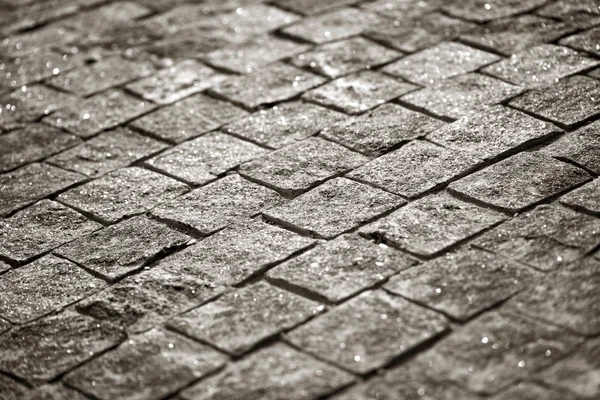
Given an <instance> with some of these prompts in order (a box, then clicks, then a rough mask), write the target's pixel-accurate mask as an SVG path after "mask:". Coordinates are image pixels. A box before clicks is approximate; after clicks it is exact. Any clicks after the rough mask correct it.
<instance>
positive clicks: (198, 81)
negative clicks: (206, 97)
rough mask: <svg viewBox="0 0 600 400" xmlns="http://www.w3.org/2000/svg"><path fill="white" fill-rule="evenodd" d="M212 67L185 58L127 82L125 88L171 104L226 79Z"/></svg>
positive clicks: (147, 97) (149, 98) (153, 99)
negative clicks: (146, 75) (136, 79)
mask: <svg viewBox="0 0 600 400" xmlns="http://www.w3.org/2000/svg"><path fill="white" fill-rule="evenodd" d="M227 77H228V75H225V74H222V73H220V72H218V71H216V70H214V69H213V68H210V67H208V66H206V65H204V64H201V63H199V62H197V61H194V60H186V61H183V62H180V63H178V64H175V65H173V66H171V67H169V68H165V69H163V70H160V71H158V72H157V73H156V74H154V75H152V76H149V77H147V78H144V79H141V80H138V81H136V82H133V83H130V84H128V85H127V86H126V87H127V90H129V91H130V92H133V93H135V94H137V95H138V96H140V97H142V98H144V99H146V100H150V101H153V102H155V103H157V104H171V103H174V102H176V101H178V100H181V99H183V98H184V97H188V96H190V95H192V94H196V93H200V92H202V91H204V90H206V89H208V88H209V87H211V86H213V85H215V84H217V83H219V82H221V81H223V80H225V79H227Z"/></svg>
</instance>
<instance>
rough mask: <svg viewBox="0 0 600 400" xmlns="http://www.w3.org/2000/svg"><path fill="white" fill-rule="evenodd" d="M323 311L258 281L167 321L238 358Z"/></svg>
mask: <svg viewBox="0 0 600 400" xmlns="http://www.w3.org/2000/svg"><path fill="white" fill-rule="evenodd" d="M323 309H324V306H322V305H319V304H318V303H316V302H314V301H312V300H308V299H305V298H304V297H301V296H298V295H296V294H294V293H289V292H287V291H285V290H283V289H279V288H277V287H275V286H271V285H269V284H267V283H265V282H258V283H256V284H254V285H251V286H246V287H244V288H242V289H240V290H238V291H236V292H231V293H227V294H225V295H223V296H221V297H219V298H218V299H217V300H215V301H213V302H210V303H208V304H205V305H203V306H201V307H199V308H196V309H194V310H191V311H188V312H187V313H185V314H183V315H180V316H179V317H176V318H174V319H173V320H171V321H170V323H169V326H170V327H171V328H172V329H175V330H177V331H179V332H181V333H183V334H185V335H186V336H190V337H192V338H194V339H198V340H200V341H202V342H205V343H210V344H211V345H213V346H214V347H217V348H219V349H222V350H224V351H226V352H227V353H229V354H235V355H240V354H242V353H245V352H247V351H248V350H250V349H251V348H252V347H254V346H255V345H257V344H258V343H260V342H261V341H263V340H265V339H267V338H269V337H271V336H274V335H276V334H278V333H280V332H283V331H287V330H289V329H291V328H293V327H295V326H297V325H299V324H301V323H303V322H304V321H306V320H307V319H309V318H310V317H312V316H313V315H316V314H319V313H320V312H321V311H322V310H323Z"/></svg>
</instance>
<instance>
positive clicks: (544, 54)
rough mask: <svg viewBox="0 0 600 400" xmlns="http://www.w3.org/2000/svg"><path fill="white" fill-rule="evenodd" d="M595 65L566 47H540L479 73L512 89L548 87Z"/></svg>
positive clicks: (596, 61) (551, 45) (516, 55)
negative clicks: (489, 76)
mask: <svg viewBox="0 0 600 400" xmlns="http://www.w3.org/2000/svg"><path fill="white" fill-rule="evenodd" d="M599 64H600V61H598V60H594V59H593V58H590V57H586V56H585V55H584V54H583V53H580V52H577V51H575V50H571V49H569V48H568V47H563V46H555V45H553V44H543V45H540V46H537V47H533V48H531V49H527V50H524V51H522V52H520V53H517V54H514V55H513V56H511V57H510V58H508V59H506V60H503V61H500V62H498V63H495V64H493V65H490V66H488V67H485V68H484V69H483V70H482V71H483V72H485V73H487V74H490V75H492V76H495V77H497V78H500V79H503V80H505V81H508V82H511V83H514V84H515V85H519V86H523V87H528V88H532V87H541V86H548V85H551V84H552V83H555V82H558V81H559V80H560V79H562V78H564V77H566V76H569V75H573V74H576V73H578V72H581V71H584V70H586V69H590V68H593V67H594V66H597V65H599Z"/></svg>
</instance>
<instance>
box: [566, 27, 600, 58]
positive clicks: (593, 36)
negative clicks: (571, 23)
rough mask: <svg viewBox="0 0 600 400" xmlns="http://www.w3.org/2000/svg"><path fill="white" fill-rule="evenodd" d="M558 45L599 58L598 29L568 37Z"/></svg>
mask: <svg viewBox="0 0 600 400" xmlns="http://www.w3.org/2000/svg"><path fill="white" fill-rule="evenodd" d="M560 44H562V45H563V46H569V47H572V48H574V49H576V50H583V51H586V52H588V53H592V54H595V55H597V56H600V27H597V28H594V29H590V30H588V31H585V32H581V33H579V34H577V35H573V36H569V37H567V38H565V39H563V40H561V41H560Z"/></svg>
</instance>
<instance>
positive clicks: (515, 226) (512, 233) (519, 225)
mask: <svg viewBox="0 0 600 400" xmlns="http://www.w3.org/2000/svg"><path fill="white" fill-rule="evenodd" d="M598 243H600V222H599V221H598V219H597V218H593V217H590V216H587V215H585V214H580V213H577V212H575V211H572V210H570V209H568V208H565V207H561V206H558V205H542V206H538V207H537V208H536V209H534V210H533V211H531V212H527V213H525V214H521V215H519V216H517V217H516V218H513V219H512V220H510V221H508V222H506V223H504V224H502V225H500V226H499V227H497V228H495V229H494V230H492V231H490V232H488V233H486V234H484V235H483V236H482V237H480V238H478V239H477V240H476V241H475V245H477V246H478V247H480V248H483V249H485V250H488V251H492V252H494V253H498V254H500V255H502V256H504V257H508V258H511V259H513V260H517V261H519V262H522V263H524V264H527V265H530V266H532V267H534V268H537V269H540V270H542V271H548V270H553V269H557V268H559V267H560V266H561V265H562V264H567V263H570V262H572V261H575V260H577V259H579V258H581V257H583V255H584V254H586V253H587V252H589V251H591V250H592V249H593V248H594V247H595V246H596V245H597V244H598Z"/></svg>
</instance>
